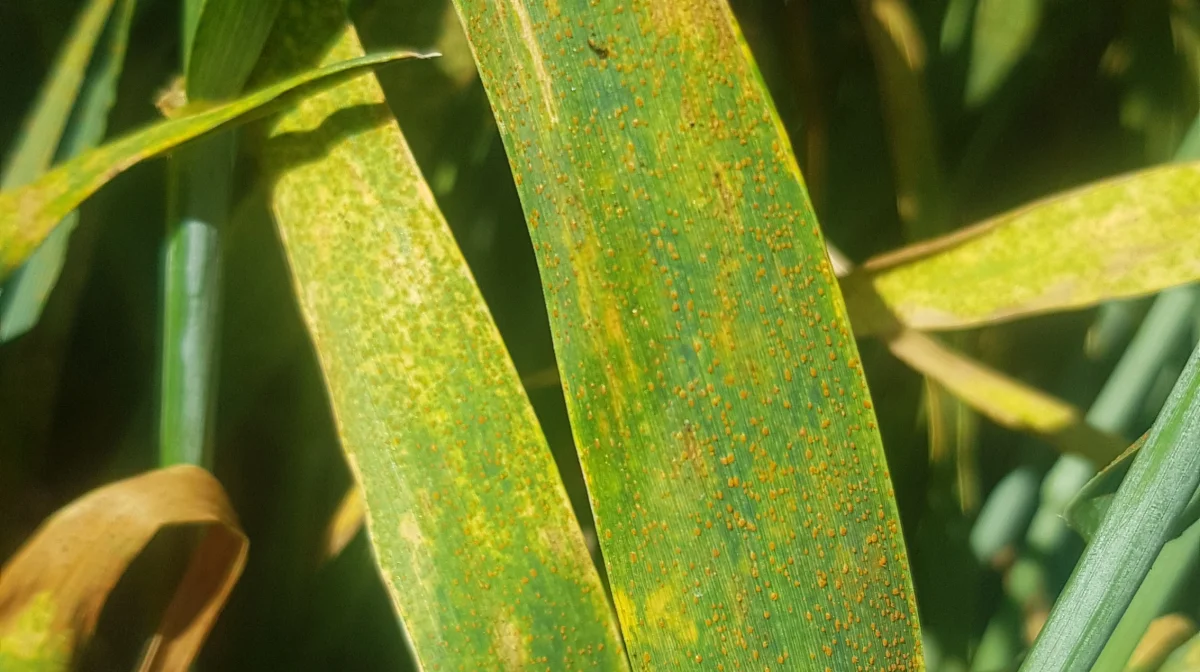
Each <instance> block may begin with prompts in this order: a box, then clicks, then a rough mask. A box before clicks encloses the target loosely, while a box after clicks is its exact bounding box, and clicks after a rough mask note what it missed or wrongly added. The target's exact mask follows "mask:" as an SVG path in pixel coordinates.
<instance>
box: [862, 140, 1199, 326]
mask: <svg viewBox="0 0 1200 672" xmlns="http://www.w3.org/2000/svg"><path fill="white" fill-rule="evenodd" d="M1197 194H1200V164H1195V163H1192V164H1173V165H1169V166H1161V167H1156V168H1151V169H1149V170H1144V171H1141V172H1138V173H1133V174H1131V175H1125V176H1121V177H1117V178H1113V179H1109V180H1105V181H1102V182H1098V183H1095V184H1092V185H1089V186H1086V187H1082V188H1080V189H1076V190H1074V191H1070V192H1067V193H1065V194H1060V195H1058V196H1054V197H1051V198H1048V199H1045V200H1042V201H1038V202H1035V203H1032V204H1030V205H1027V206H1025V207H1023V208H1020V209H1018V210H1015V211H1013V212H1010V213H1007V214H1004V215H1001V216H999V217H996V218H993V219H990V220H987V221H985V222H983V223H980V224H978V225H975V226H973V227H971V228H969V229H965V230H962V231H959V232H957V233H953V234H950V235H948V236H944V237H942V238H939V239H936V240H933V241H929V242H928V243H923V244H918V245H914V246H911V247H909V248H905V249H902V250H899V251H897V252H893V253H889V254H886V255H883V256H881V257H878V258H876V259H873V260H871V261H868V262H867V263H865V264H863V266H862V267H861V268H860V269H859V270H857V271H856V272H854V273H852V274H851V275H850V276H848V277H846V278H845V279H844V280H843V284H842V287H843V290H844V291H845V296H846V302H847V304H848V306H849V309H850V312H851V315H852V316H853V322H854V330H855V333H856V334H858V335H860V336H861V335H876V334H880V333H886V332H887V330H888V329H889V328H890V326H889V325H890V323H891V319H892V316H894V318H895V319H898V320H899V321H900V322H901V323H903V324H904V325H905V326H907V327H910V328H913V329H919V330H945V329H964V328H968V327H975V326H980V325H984V324H994V323H997V322H1003V321H1006V320H1012V319H1017V318H1020V317H1025V316H1029V315H1036V314H1040V313H1046V312H1053V311H1060V310H1070V309H1076V308H1083V307H1087V306H1091V305H1095V304H1097V303H1099V302H1102V301H1108V300H1111V299H1116V298H1122V297H1128V296H1137V295H1141V294H1149V293H1152V292H1156V291H1159V290H1161V289H1164V288H1167V287H1171V286H1173V285H1178V284H1183V283H1187V282H1191V281H1194V280H1196V279H1198V278H1200V197H1198V196H1197ZM889 312H890V313H891V314H892V316H889V315H888V313H889Z"/></svg>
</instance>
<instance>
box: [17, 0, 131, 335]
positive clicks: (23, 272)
mask: <svg viewBox="0 0 1200 672" xmlns="http://www.w3.org/2000/svg"><path fill="white" fill-rule="evenodd" d="M134 5H135V0H121V2H120V3H119V4H118V5H117V7H116V11H115V12H113V15H112V19H111V20H110V21H109V22H108V28H107V40H106V44H105V47H104V49H103V50H102V51H101V52H100V53H99V54H98V55H97V56H96V58H95V59H93V63H92V65H91V70H90V72H89V74H88V76H87V79H86V81H85V82H84V85H83V89H82V92H81V94H80V95H79V100H78V102H77V103H76V105H75V112H74V115H73V119H72V120H71V122H70V125H69V126H68V128H67V131H66V137H65V139H64V140H63V142H62V145H61V146H60V147H59V150H58V156H59V157H60V158H71V157H73V156H76V155H78V154H80V153H81V152H83V151H85V150H88V149H91V148H92V147H95V146H96V145H98V144H100V141H101V140H103V139H104V133H105V129H106V128H107V126H108V112H109V109H111V108H112V104H113V102H114V100H115V99H116V90H117V80H118V78H119V77H120V75H121V68H122V66H123V65H124V63H125V47H126V45H127V43H128V41H129V28H130V24H131V23H133V8H134ZM64 60H65V61H66V62H68V63H70V65H71V66H72V67H74V66H75V63H74V62H73V61H71V59H64ZM45 168H46V166H44V165H43V166H41V169H42V170H44V169H45ZM30 179H32V177H31V178H30ZM78 221H79V213H78V212H76V211H72V212H71V213H70V214H68V215H67V216H66V217H65V218H64V219H63V221H62V223H60V224H59V226H58V228H56V229H54V231H53V233H51V234H50V235H49V236H48V237H47V238H46V240H45V242H43V243H42V244H41V246H39V247H38V248H37V251H35V252H34V253H33V255H32V256H30V257H29V259H28V260H27V261H26V262H25V264H24V265H22V266H21V268H19V269H17V271H16V272H14V273H13V275H12V277H10V278H9V280H8V282H7V283H6V284H5V286H4V292H3V294H0V343H3V342H5V341H10V340H12V339H14V338H16V337H17V336H20V335H21V334H24V333H25V332H27V331H29V330H30V329H31V328H33V325H34V324H36V323H37V321H38V318H39V317H40V316H41V314H42V307H43V306H44V305H45V304H46V300H47V299H48V298H49V296H50V290H52V289H54V285H55V283H56V282H58V276H59V273H60V272H61V271H62V265H63V260H64V258H65V257H66V254H67V243H68V241H69V240H70V238H71V231H73V230H74V229H75V224H76V223H77V222H78Z"/></svg>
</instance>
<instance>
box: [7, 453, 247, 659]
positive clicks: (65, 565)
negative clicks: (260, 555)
mask: <svg viewBox="0 0 1200 672" xmlns="http://www.w3.org/2000/svg"><path fill="white" fill-rule="evenodd" d="M172 525H206V526H209V529H208V532H207V533H206V534H205V536H204V538H203V540H202V541H201V542H200V543H199V545H198V546H197V547H196V549H195V551H194V553H193V556H192V560H191V563H190V565H189V566H188V570H187V572H186V574H184V576H183V579H182V580H181V582H180V584H179V587H178V588H177V589H176V592H175V597H174V598H173V599H172V601H171V603H170V605H169V606H168V607H167V610H166V612H165V613H164V614H163V617H162V621H161V622H160V624H159V628H158V631H157V632H156V633H155V635H154V637H153V638H152V640H151V642H150V645H149V647H148V648H147V651H146V652H145V656H144V658H143V661H142V667H141V669H142V670H147V671H149V670H181V669H186V668H187V666H188V664H189V662H190V661H191V660H192V658H193V657H194V656H195V655H196V652H197V651H198V650H199V649H200V646H201V644H203V642H204V639H205V637H206V636H207V635H208V631H209V629H210V628H211V627H212V625H213V622H214V621H215V620H216V618H217V614H218V613H220V611H221V607H222V606H224V604H225V600H226V598H227V597H228V596H229V591H231V590H232V589H233V585H234V584H235V583H236V582H237V579H238V576H239V575H240V574H241V571H242V565H243V564H244V563H245V560H246V538H245V537H244V536H243V535H242V531H241V528H240V527H239V526H238V522H237V517H236V516H235V515H234V513H233V510H232V509H231V508H230V506H229V501H228V500H227V499H226V497H225V492H224V491H223V490H222V489H221V486H220V484H219V483H217V481H216V479H214V478H213V477H212V476H210V475H209V474H208V473H207V472H205V471H203V470H201V469H197V468H195V467H189V466H180V467H173V468H170V469H162V470H159V471H153V472H149V473H147V474H143V475H141V476H135V477H133V478H129V479H126V480H123V481H119V482H117V483H113V484H111V485H107V486H105V487H102V488H99V489H97V490H94V491H92V492H90V493H88V494H86V495H84V496H83V497H81V498H79V499H77V500H75V501H74V502H72V503H71V504H69V505H67V506H66V507H64V508H62V509H60V510H59V511H58V512H57V513H55V514H54V515H53V516H51V517H50V518H49V519H48V520H47V521H46V522H44V523H43V524H42V526H41V527H40V528H38V530H37V532H35V533H34V535H33V537H31V538H30V539H29V540H28V541H27V542H26V543H25V545H24V546H22V547H21V549H20V550H18V551H17V553H16V554H15V555H14V556H13V557H12V558H10V559H9V560H8V562H7V563H6V564H5V565H4V568H3V570H0V669H4V670H33V669H36V670H67V669H72V668H71V666H70V665H71V661H72V659H73V656H74V655H75V652H76V651H77V650H78V649H79V648H80V647H81V646H83V645H84V644H85V643H86V642H87V640H88V638H89V637H90V636H91V634H92V632H93V631H94V630H95V628H96V621H97V619H98V618H99V616H100V610H101V608H102V607H103V606H104V602H105V600H106V599H107V598H108V594H109V592H110V591H112V589H113V586H115V585H116V583H117V580H118V579H120V577H121V575H122V574H124V573H125V569H126V567H128V566H129V563H130V562H132V561H133V559H134V557H136V556H137V555H138V553H140V552H141V551H142V549H143V548H144V547H145V546H146V544H147V543H149V541H150V539H151V538H152V537H154V535H155V534H156V533H157V532H158V531H159V530H160V529H162V528H163V527H167V526H172Z"/></svg>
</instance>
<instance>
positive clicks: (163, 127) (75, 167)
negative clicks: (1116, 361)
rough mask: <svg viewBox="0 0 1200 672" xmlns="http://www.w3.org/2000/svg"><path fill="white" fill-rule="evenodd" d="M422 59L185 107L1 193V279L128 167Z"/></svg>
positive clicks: (374, 60)
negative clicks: (304, 94) (310, 91)
mask: <svg viewBox="0 0 1200 672" xmlns="http://www.w3.org/2000/svg"><path fill="white" fill-rule="evenodd" d="M421 56H422V55H421V54H416V53H414V52H409V51H389V52H383V53H379V54H373V55H370V56H364V57H361V58H356V59H353V60H351V61H347V62H345V63H336V64H333V65H329V66H326V67H323V68H320V69H317V70H312V71H309V72H305V73H303V74H300V75H296V76H294V77H291V78H289V79H287V80H284V81H281V82H278V83H276V84H273V85H271V86H267V87H264V88H262V89H260V90H258V91H255V92H253V93H250V94H247V95H245V96H243V97H242V98H239V99H238V100H235V101H232V102H229V103H224V104H220V105H210V106H198V107H187V108H184V109H183V110H181V113H180V114H179V115H178V116H176V117H174V118H172V119H167V120H165V121H161V122H158V123H156V124H154V125H152V126H149V127H147V128H145V129H142V130H140V131H137V132H135V133H132V134H130V135H128V136H125V137H124V138H121V139H119V140H115V141H113V142H111V143H108V144H105V145H104V146H102V147H99V148H96V149H94V150H91V151H89V152H86V153H84V154H82V155H80V156H78V157H76V158H74V159H72V160H70V161H67V162H65V163H63V164H62V165H60V166H58V167H56V168H54V169H53V170H51V171H50V172H48V173H45V174H44V175H42V176H41V177H40V178H38V179H37V180H36V181H34V182H32V183H30V184H27V185H25V186H23V187H20V188H16V189H9V190H5V191H0V277H4V276H7V275H8V274H9V273H10V272H11V271H12V270H13V269H14V268H16V267H17V266H19V265H20V264H21V263H23V262H24V260H25V259H26V258H27V257H28V256H29V254H31V253H32V252H33V250H34V249H36V248H37V246H38V245H40V244H41V242H42V241H43V240H45V238H46V236H48V235H49V234H50V232H51V231H52V230H53V229H54V227H55V226H56V225H57V224H58V222H59V221H60V220H62V218H63V217H65V216H66V215H67V214H68V213H70V212H71V211H72V210H74V209H75V208H76V207H77V206H78V205H79V204H80V203H82V202H83V201H84V200H85V199H87V198H88V197H89V196H91V195H92V194H93V193H95V192H96V191H97V190H98V189H100V187H102V186H104V185H105V184H106V183H107V182H108V181H109V180H111V179H112V178H114V177H116V176H117V175H119V174H120V173H121V172H123V171H125V170H127V169H128V168H130V167H131V166H133V165H135V164H137V163H139V162H141V161H143V160H145V159H149V158H153V157H155V156H158V155H160V154H162V153H165V152H168V151H170V150H172V149H174V148H175V147H178V146H179V145H181V144H183V143H185V142H188V141H189V140H194V139H196V138H198V137H200V136H202V135H205V134H207V133H211V132H214V131H217V130H219V129H222V128H224V127H226V126H229V125H232V124H236V123H238V122H246V121H248V120H249V119H251V118H253V117H254V116H255V115H256V114H261V113H263V112H264V110H263V108H267V106H269V105H270V104H272V103H275V102H276V101H277V100H278V99H279V98H280V97H282V96H284V95H286V94H289V93H291V92H292V91H294V90H295V89H297V88H301V87H304V86H307V85H313V86H316V85H320V84H322V83H324V84H328V83H329V80H335V81H336V79H337V78H339V77H347V76H352V75H354V74H356V73H357V72H359V71H361V70H364V69H368V68H372V67H376V66H379V65H382V64H384V63H390V62H392V61H396V60H400V59H404V58H420V57H421Z"/></svg>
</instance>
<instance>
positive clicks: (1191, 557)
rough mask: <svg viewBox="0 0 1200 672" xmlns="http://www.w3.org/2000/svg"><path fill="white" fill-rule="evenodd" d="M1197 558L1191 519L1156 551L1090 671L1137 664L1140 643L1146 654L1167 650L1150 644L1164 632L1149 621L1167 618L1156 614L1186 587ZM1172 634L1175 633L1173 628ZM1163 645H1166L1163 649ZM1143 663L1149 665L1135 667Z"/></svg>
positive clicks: (1199, 532)
mask: <svg viewBox="0 0 1200 672" xmlns="http://www.w3.org/2000/svg"><path fill="white" fill-rule="evenodd" d="M1197 560H1200V524H1196V523H1193V524H1192V526H1191V527H1189V528H1188V529H1187V530H1185V531H1184V532H1183V534H1181V535H1180V536H1179V537H1178V538H1177V539H1172V540H1171V541H1169V542H1167V545H1166V546H1164V547H1163V549H1162V552H1161V553H1159V554H1158V558H1156V559H1155V560H1154V565H1153V566H1152V567H1151V568H1150V573H1149V574H1147V575H1146V579H1145V580H1144V581H1142V585H1141V586H1139V587H1138V591H1137V594H1136V595H1134V598H1133V601H1132V602H1130V603H1129V608H1128V609H1126V610H1125V613H1124V614H1123V615H1122V616H1121V622H1120V623H1119V624H1117V627H1116V629H1114V630H1113V633H1112V635H1111V636H1110V637H1109V638H1108V642H1106V643H1105V645H1104V649H1103V650H1102V651H1101V652H1100V657H1099V658H1098V659H1097V660H1096V664H1095V665H1093V666H1092V671H1091V672H1120V671H1121V670H1126V669H1130V668H1132V667H1137V666H1135V665H1134V662H1135V660H1136V659H1137V658H1138V650H1139V649H1143V650H1145V649H1144V648H1143V647H1145V648H1146V649H1149V652H1148V654H1155V653H1162V656H1161V657H1165V655H1166V654H1167V653H1170V651H1171V648H1166V647H1165V646H1159V647H1158V648H1154V647H1153V643H1154V642H1155V640H1156V639H1157V637H1158V636H1159V635H1161V634H1164V633H1162V632H1156V631H1154V630H1153V625H1154V622H1155V620H1156V619H1161V618H1168V617H1160V616H1159V615H1160V614H1162V613H1163V612H1164V611H1165V610H1166V609H1168V608H1170V605H1171V604H1172V603H1174V602H1175V601H1176V600H1177V599H1178V597H1179V593H1180V591H1181V590H1184V589H1185V588H1186V586H1187V582H1188V580H1189V579H1191V577H1192V576H1193V575H1194V572H1195V569H1196V565H1197ZM1193 634H1194V628H1193ZM1175 636H1178V635H1177V631H1175ZM1180 644H1182V642H1179V641H1176V646H1178V645H1180ZM1163 648H1166V651H1165V652H1163ZM1172 648H1173V647H1172ZM1147 657H1149V658H1151V659H1158V660H1160V661H1161V657H1159V656H1156V655H1147ZM1147 667H1150V666H1149V665H1145V666H1142V667H1137V669H1146V668H1147ZM1151 669H1156V668H1151Z"/></svg>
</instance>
